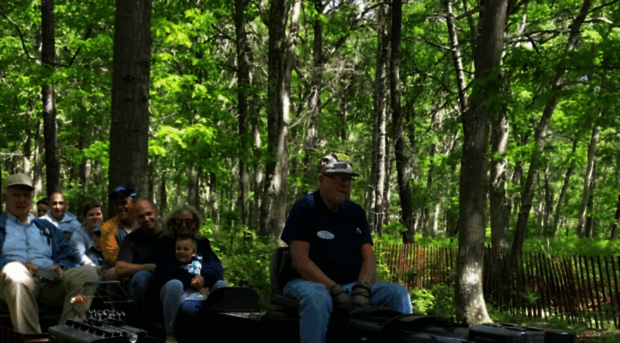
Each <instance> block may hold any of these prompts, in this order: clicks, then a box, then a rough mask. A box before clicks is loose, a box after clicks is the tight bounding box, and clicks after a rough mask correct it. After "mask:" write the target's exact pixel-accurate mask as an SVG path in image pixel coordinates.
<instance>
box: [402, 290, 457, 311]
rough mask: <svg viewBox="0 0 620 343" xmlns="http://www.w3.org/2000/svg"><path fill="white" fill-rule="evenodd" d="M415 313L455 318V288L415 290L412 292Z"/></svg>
mask: <svg viewBox="0 0 620 343" xmlns="http://www.w3.org/2000/svg"><path fill="white" fill-rule="evenodd" d="M410 295H411V304H412V307H413V313H422V314H426V315H433V316H438V317H444V318H454V316H455V315H456V310H455V308H454V286H445V285H435V286H433V287H432V288H431V289H430V290H427V289H419V288H414V289H412V290H411V291H410Z"/></svg>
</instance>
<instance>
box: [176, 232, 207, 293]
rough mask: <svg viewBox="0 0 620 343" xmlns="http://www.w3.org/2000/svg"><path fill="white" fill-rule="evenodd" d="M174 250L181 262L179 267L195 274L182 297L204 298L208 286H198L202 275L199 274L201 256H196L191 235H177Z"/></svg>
mask: <svg viewBox="0 0 620 343" xmlns="http://www.w3.org/2000/svg"><path fill="white" fill-rule="evenodd" d="M175 251H176V257H177V260H178V261H179V262H180V263H181V268H183V269H185V270H187V271H188V272H189V273H190V274H193V275H195V276H194V278H193V279H192V283H191V287H187V288H186V289H185V293H184V294H183V299H184V300H185V299H204V298H205V296H207V295H209V288H207V287H203V288H199V287H198V280H200V279H202V276H200V272H201V271H202V256H200V257H197V256H196V252H197V243H196V240H195V239H194V238H192V237H179V238H178V239H177V242H176V247H175Z"/></svg>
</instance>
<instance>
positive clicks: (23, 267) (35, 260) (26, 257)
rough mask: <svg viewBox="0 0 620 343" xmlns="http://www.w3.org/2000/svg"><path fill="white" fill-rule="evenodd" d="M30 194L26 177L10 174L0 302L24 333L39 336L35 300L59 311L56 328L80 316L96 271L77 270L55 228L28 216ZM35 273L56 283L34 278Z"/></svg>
mask: <svg viewBox="0 0 620 343" xmlns="http://www.w3.org/2000/svg"><path fill="white" fill-rule="evenodd" d="M33 189H34V187H33V185H32V179H30V177H28V176H27V175H25V174H21V173H18V174H14V175H10V176H9V177H8V178H7V179H6V184H5V189H4V190H3V192H2V200H3V201H4V203H5V204H6V212H4V213H3V214H2V215H0V251H2V254H1V255H0V300H2V301H4V302H6V303H7V305H8V307H9V312H10V314H11V322H12V323H13V328H14V330H15V331H17V332H19V333H22V334H35V333H41V325H40V323H39V310H38V309H39V307H38V304H37V301H39V302H41V303H44V304H47V305H54V306H62V313H61V317H60V323H64V322H65V321H66V320H67V319H75V318H82V317H84V315H85V312H86V310H87V309H88V307H89V306H90V303H91V301H92V298H93V295H94V294H95V288H96V286H95V285H86V283H87V282H89V281H96V280H97V271H96V270H95V268H92V267H80V268H76V265H77V264H78V263H79V261H78V259H77V255H76V254H75V252H74V251H73V249H72V248H71V246H70V245H69V242H67V240H66V238H65V236H64V234H63V233H62V232H61V231H60V230H59V229H58V228H56V226H54V225H52V224H51V223H50V222H49V221H47V220H42V219H36V218H35V217H34V215H32V214H30V210H31V208H32V191H33ZM39 270H46V271H48V272H49V273H50V274H51V275H56V276H57V277H58V278H59V280H50V278H49V277H48V278H43V276H44V275H41V277H37V276H38V275H37V271H39ZM78 296H79V297H78Z"/></svg>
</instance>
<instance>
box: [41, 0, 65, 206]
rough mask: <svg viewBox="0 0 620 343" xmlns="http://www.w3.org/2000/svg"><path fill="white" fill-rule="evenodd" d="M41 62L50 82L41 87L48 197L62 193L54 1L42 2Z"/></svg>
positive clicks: (45, 0) (46, 0)
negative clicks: (55, 85)
mask: <svg viewBox="0 0 620 343" xmlns="http://www.w3.org/2000/svg"><path fill="white" fill-rule="evenodd" d="M41 57H42V58H41V61H42V62H43V65H44V66H45V68H46V72H47V76H48V80H47V82H46V83H45V84H44V85H43V86H42V87H41V98H42V99H43V132H44V137H45V138H44V140H45V168H46V169H45V171H46V179H45V180H46V189H47V195H48V196H50V195H52V193H54V192H58V191H60V158H59V155H58V132H57V129H56V100H55V94H54V85H52V84H51V81H50V80H51V79H52V77H51V76H52V74H53V73H54V69H55V64H56V43H55V31H54V0H42V1H41Z"/></svg>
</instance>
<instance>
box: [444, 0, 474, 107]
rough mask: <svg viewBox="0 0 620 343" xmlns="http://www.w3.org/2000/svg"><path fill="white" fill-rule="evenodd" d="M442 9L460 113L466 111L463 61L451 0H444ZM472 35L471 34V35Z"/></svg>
mask: <svg viewBox="0 0 620 343" xmlns="http://www.w3.org/2000/svg"><path fill="white" fill-rule="evenodd" d="M443 4H444V7H445V8H446V12H448V15H447V16H446V25H447V26H448V39H449V41H450V50H451V52H452V63H454V71H455V72H456V86H457V89H458V92H459V106H460V109H461V113H463V112H465V110H466V109H467V92H466V91H465V88H466V82H465V73H464V72H463V61H462V58H461V49H460V48H459V39H458V35H457V32H456V25H455V24H454V13H453V12H454V10H453V0H444V1H443ZM472 34H473V33H472Z"/></svg>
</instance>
